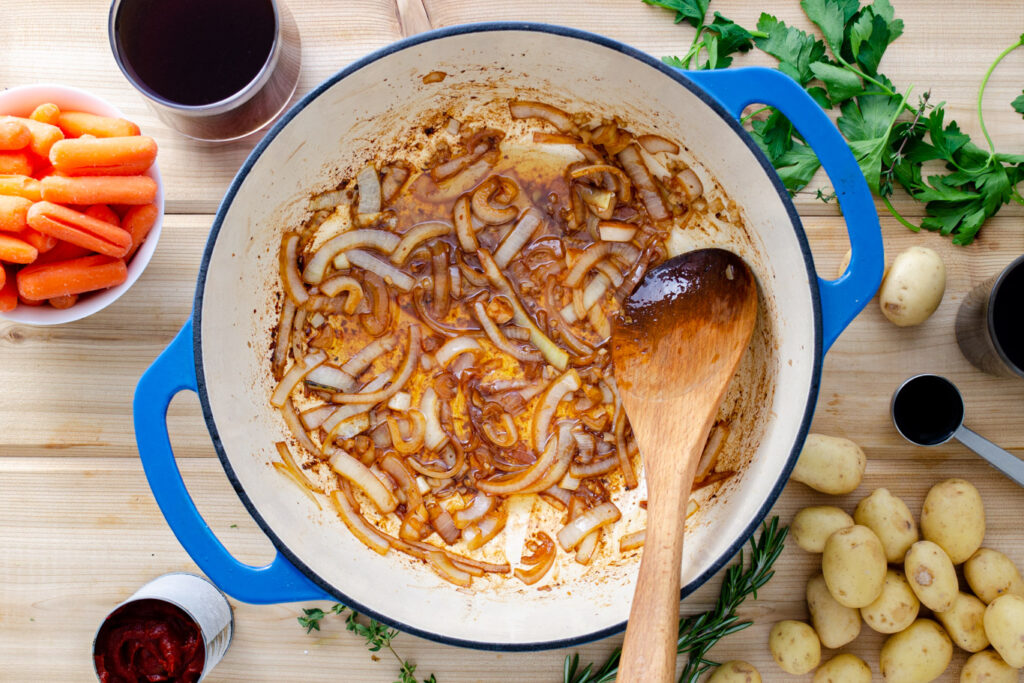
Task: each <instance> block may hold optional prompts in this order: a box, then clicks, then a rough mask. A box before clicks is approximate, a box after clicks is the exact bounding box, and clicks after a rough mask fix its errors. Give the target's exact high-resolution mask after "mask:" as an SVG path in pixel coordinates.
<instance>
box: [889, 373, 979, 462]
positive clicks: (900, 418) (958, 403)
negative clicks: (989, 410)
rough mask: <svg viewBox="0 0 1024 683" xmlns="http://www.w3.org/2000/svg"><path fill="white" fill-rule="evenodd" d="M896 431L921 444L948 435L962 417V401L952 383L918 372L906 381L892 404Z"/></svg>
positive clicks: (931, 444) (944, 437)
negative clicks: (897, 429)
mask: <svg viewBox="0 0 1024 683" xmlns="http://www.w3.org/2000/svg"><path fill="white" fill-rule="evenodd" d="M892 418H893V421H894V422H895V423H896V426H897V427H898V428H899V430H900V432H901V433H902V434H903V436H905V437H906V438H907V439H909V440H910V441H913V442H914V443H916V444H920V445H922V446H934V445H936V444H940V443H942V442H944V441H946V440H948V439H949V437H951V436H952V435H953V432H955V431H956V430H957V427H959V426H960V423H961V422H962V421H963V419H964V402H963V399H962V398H960V392H959V391H957V389H956V387H955V386H953V383H952V382H950V381H949V380H948V379H946V378H945V377H939V376H938V375H919V376H917V377H914V378H913V379H911V380H909V381H907V383H906V384H904V385H903V386H902V387H901V388H900V390H899V392H898V393H897V394H896V398H895V399H894V400H893V404H892Z"/></svg>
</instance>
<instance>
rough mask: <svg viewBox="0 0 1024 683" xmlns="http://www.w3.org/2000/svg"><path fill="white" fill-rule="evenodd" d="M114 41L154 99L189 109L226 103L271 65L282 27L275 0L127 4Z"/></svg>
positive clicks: (169, 0) (150, 0)
mask: <svg viewBox="0 0 1024 683" xmlns="http://www.w3.org/2000/svg"><path fill="white" fill-rule="evenodd" d="M114 30H115V33H116V35H117V40H118V41H119V42H120V44H121V49H122V51H123V54H124V56H125V61H126V62H127V64H126V65H125V66H127V67H128V69H129V70H131V71H134V72H135V75H136V77H137V80H139V81H141V82H142V84H144V85H145V86H146V87H147V88H149V89H150V90H151V91H152V92H153V93H154V94H155V95H157V96H159V97H161V98H163V99H165V100H169V101H171V102H174V103H176V104H184V105H190V106H196V105H203V104H211V103H213V102H219V101H221V100H224V99H227V98H228V97H230V96H232V95H234V94H235V93H237V92H239V91H241V90H242V89H243V88H245V86H246V85H247V84H248V83H249V82H251V81H252V80H253V79H254V78H255V77H256V75H257V74H258V73H259V72H260V69H261V68H262V67H263V65H264V64H265V63H266V61H267V57H268V56H269V55H270V51H271V48H272V47H273V44H274V36H275V33H276V24H275V20H274V8H273V6H272V4H271V2H270V0H141V1H136V2H131V3H124V4H123V5H122V6H121V8H120V10H119V12H118V14H117V17H116V19H115V27H114Z"/></svg>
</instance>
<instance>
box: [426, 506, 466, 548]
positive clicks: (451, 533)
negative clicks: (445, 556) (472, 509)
mask: <svg viewBox="0 0 1024 683" xmlns="http://www.w3.org/2000/svg"><path fill="white" fill-rule="evenodd" d="M427 517H428V518H429V519H430V526H431V527H433V529H434V531H436V532H437V535H438V536H440V537H441V539H442V540H443V541H444V542H445V543H447V544H448V545H451V544H453V543H455V542H456V541H457V540H459V536H461V535H462V531H461V529H459V528H458V527H457V526H455V522H454V521H453V520H452V515H451V513H450V512H448V511H447V510H445V509H444V508H443V507H441V506H440V505H438V504H437V503H435V502H434V501H428V502H427Z"/></svg>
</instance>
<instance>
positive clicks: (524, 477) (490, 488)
mask: <svg viewBox="0 0 1024 683" xmlns="http://www.w3.org/2000/svg"><path fill="white" fill-rule="evenodd" d="M557 455H558V441H557V440H556V439H552V440H551V441H550V442H549V443H548V446H547V448H545V449H544V450H543V452H542V453H541V454H540V457H539V458H537V462H535V463H533V464H532V465H530V466H529V467H527V468H526V469H525V470H522V471H521V472H516V473H515V474H512V475H504V476H501V477H492V478H490V479H481V480H479V481H477V483H476V488H477V490H478V491H483V492H484V493H490V494H494V495H501V496H508V495H511V494H513V493H520V492H522V491H524V490H526V489H527V488H529V487H530V485H531V484H533V483H534V482H537V481H539V480H540V478H541V477H542V476H544V473H545V472H547V471H548V468H550V467H551V466H552V465H553V464H554V463H555V457H556V456H557Z"/></svg>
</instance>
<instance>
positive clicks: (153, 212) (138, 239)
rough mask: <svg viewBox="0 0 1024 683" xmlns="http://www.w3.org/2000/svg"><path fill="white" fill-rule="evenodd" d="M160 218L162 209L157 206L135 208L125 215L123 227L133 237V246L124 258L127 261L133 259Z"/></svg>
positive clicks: (148, 205) (122, 222) (147, 205)
mask: <svg viewBox="0 0 1024 683" xmlns="http://www.w3.org/2000/svg"><path fill="white" fill-rule="evenodd" d="M159 216H160V209H159V207H157V205H156V204H146V205H144V206H133V207H132V208H130V209H129V210H128V213H126V214H125V215H124V220H123V221H121V227H123V228H124V229H125V230H127V231H128V232H129V233H131V236H132V246H131V248H130V249H129V250H128V253H127V254H126V255H125V257H124V260H125V261H128V260H129V259H131V257H132V256H134V255H135V252H136V250H137V249H138V248H139V247H140V246H142V242H143V241H144V240H145V239H146V236H147V235H148V234H149V231H150V230H152V229H153V226H154V225H155V224H156V219H157V218H158V217H159Z"/></svg>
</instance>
